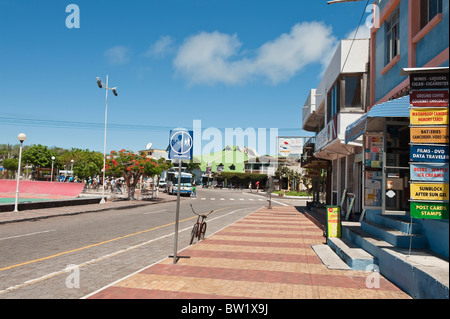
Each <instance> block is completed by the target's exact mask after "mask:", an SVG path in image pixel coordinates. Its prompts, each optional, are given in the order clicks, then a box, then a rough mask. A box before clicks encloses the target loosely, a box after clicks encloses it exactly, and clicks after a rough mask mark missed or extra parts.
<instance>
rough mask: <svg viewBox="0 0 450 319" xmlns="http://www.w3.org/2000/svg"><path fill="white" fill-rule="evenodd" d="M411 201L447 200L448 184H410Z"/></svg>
mask: <svg viewBox="0 0 450 319" xmlns="http://www.w3.org/2000/svg"><path fill="white" fill-rule="evenodd" d="M411 199H413V200H449V196H448V184H442V183H437V184H432V183H412V184H411Z"/></svg>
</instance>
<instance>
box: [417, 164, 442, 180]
mask: <svg viewBox="0 0 450 319" xmlns="http://www.w3.org/2000/svg"><path fill="white" fill-rule="evenodd" d="M448 175H449V174H448V164H431V163H411V165H410V176H411V180H413V181H424V182H445V183H448V182H449V178H448Z"/></svg>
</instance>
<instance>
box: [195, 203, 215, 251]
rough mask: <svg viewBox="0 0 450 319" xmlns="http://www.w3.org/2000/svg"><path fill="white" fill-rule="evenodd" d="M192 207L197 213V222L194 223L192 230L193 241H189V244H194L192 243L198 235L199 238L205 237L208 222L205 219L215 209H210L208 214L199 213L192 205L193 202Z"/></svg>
mask: <svg viewBox="0 0 450 319" xmlns="http://www.w3.org/2000/svg"><path fill="white" fill-rule="evenodd" d="M191 209H192V211H193V212H194V214H195V215H197V216H198V217H197V222H196V223H195V224H194V227H192V231H191V242H190V243H189V245H192V243H193V242H194V238H196V237H197V240H199V241H200V240H202V239H205V233H206V222H205V219H206V218H207V217H208V215H209V214H211V213H212V212H213V211H214V210H212V211H210V212H209V213H206V214H202V215H200V214H197V213H196V212H195V211H194V208H193V207H192V204H191Z"/></svg>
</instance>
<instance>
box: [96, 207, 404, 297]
mask: <svg viewBox="0 0 450 319" xmlns="http://www.w3.org/2000/svg"><path fill="white" fill-rule="evenodd" d="M324 240H325V239H324V238H323V236H322V230H321V229H319V228H318V227H317V226H315V225H314V224H313V223H312V222H311V221H310V220H309V219H308V218H306V217H305V216H304V215H303V214H301V213H299V212H298V211H297V210H296V209H295V208H294V207H273V209H271V210H269V209H267V208H262V209H260V210H258V211H256V212H254V213H252V214H250V215H249V216H247V217H245V218H244V219H242V220H240V221H239V222H236V223H235V224H233V225H231V226H229V227H227V228H225V229H223V230H222V231H220V232H218V233H216V234H214V235H212V236H211V237H209V238H207V239H206V240H204V241H201V242H199V243H197V244H195V245H192V246H190V247H189V248H187V249H185V250H183V251H182V252H180V255H182V256H189V257H190V258H181V259H179V261H178V263H177V264H173V261H172V259H170V258H167V259H165V260H163V261H161V262H160V263H158V264H154V265H152V266H150V267H148V268H146V269H144V270H142V271H140V272H138V273H135V274H133V275H130V276H128V277H126V278H124V279H123V280H121V281H118V282H116V283H114V284H112V285H110V286H108V287H106V288H104V289H103V290H100V291H98V292H96V293H94V294H93V295H91V296H88V298H90V299H129V298H131V299H141V298H145V299H173V298H176V299H237V298H239V299H241V298H252V299H253V298H254V299H256V298H262V299H273V298H275V299H312V298H321V299H331V298H345V299H360V298H367V299H394V298H406V299H409V298H410V296H408V295H407V294H406V293H404V292H403V291H401V290H400V289H399V288H397V287H396V286H395V285H393V284H392V283H391V282H389V281H388V280H386V279H385V278H383V277H382V276H381V275H379V283H380V285H379V288H368V287H367V286H366V279H367V277H368V275H370V274H372V275H373V273H368V272H364V271H353V270H329V269H328V268H326V267H325V266H324V265H323V263H322V262H321V260H320V259H319V257H317V255H316V254H315V252H314V250H313V249H312V248H311V245H316V244H322V243H323V242H324ZM377 275H378V274H377Z"/></svg>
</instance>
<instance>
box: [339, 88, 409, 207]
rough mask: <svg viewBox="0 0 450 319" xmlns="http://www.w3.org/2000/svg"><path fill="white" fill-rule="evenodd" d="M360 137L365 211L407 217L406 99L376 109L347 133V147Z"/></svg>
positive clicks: (356, 122)
mask: <svg viewBox="0 0 450 319" xmlns="http://www.w3.org/2000/svg"><path fill="white" fill-rule="evenodd" d="M361 135H363V150H362V152H363V153H362V157H363V165H362V175H363V176H362V179H361V182H362V185H361V186H362V187H361V189H362V191H363V193H362V202H363V205H362V206H363V211H364V210H378V211H381V213H382V214H384V215H409V193H410V191H409V180H410V169H409V154H410V153H409V141H410V130H409V96H405V97H402V98H399V99H396V100H392V101H389V102H385V103H381V104H378V105H375V106H374V107H373V108H372V109H371V110H370V111H369V112H368V113H366V114H365V115H364V116H362V117H361V118H360V119H359V120H357V121H355V122H354V123H352V124H350V125H349V126H348V127H347V130H346V134H345V136H346V143H348V142H350V141H352V140H355V139H356V138H358V137H359V136H361Z"/></svg>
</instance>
